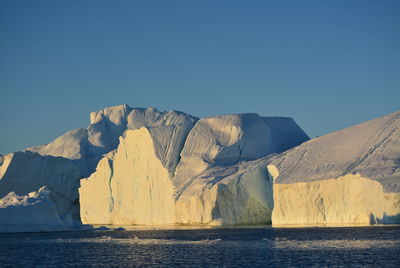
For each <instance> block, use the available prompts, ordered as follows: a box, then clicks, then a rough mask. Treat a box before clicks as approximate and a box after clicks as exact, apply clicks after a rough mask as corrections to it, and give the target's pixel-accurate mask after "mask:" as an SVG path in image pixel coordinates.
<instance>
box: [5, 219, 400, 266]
mask: <svg viewBox="0 0 400 268" xmlns="http://www.w3.org/2000/svg"><path fill="white" fill-rule="evenodd" d="M0 266H1V267H134V266H141V267H142V266H156V267H162V266H166V267H170V266H191V267H201V266H209V267H235V266H236V267H260V266H271V267H290V266H300V267H310V266H318V267H320V266H335V267H341V266H342V267H344V266H356V267H357V266H358V267H365V266H370V267H377V266H380V267H400V227H357V228H291V229H273V228H232V229H222V228H217V229H194V230H193V229H192V230H134V231H86V232H54V233H20V234H0Z"/></svg>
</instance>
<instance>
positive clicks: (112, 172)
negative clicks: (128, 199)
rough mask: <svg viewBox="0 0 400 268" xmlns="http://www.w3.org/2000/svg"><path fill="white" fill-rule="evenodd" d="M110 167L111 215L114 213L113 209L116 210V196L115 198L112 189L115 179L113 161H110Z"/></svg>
mask: <svg viewBox="0 0 400 268" xmlns="http://www.w3.org/2000/svg"><path fill="white" fill-rule="evenodd" d="M108 165H109V167H110V178H109V180H108V187H109V190H110V205H109V211H110V213H111V212H112V210H113V208H114V196H113V190H112V187H111V181H112V179H113V177H114V163H113V161H112V160H111V159H109V160H108Z"/></svg>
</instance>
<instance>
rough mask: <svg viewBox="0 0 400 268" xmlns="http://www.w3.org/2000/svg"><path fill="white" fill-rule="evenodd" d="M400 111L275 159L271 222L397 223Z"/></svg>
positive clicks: (399, 218)
mask: <svg viewBox="0 0 400 268" xmlns="http://www.w3.org/2000/svg"><path fill="white" fill-rule="evenodd" d="M399 159H400V112H396V113H393V114H389V115H387V116H383V117H380V118H377V119H374V120H371V121H368V122H365V123H362V124H359V125H356V126H353V127H350V128H346V129H343V130H340V131H337V132H334V133H330V134H327V135H324V136H321V137H318V138H315V139H313V140H310V141H308V142H306V143H303V144H302V145H300V146H298V147H296V148H294V149H292V150H289V151H287V152H285V153H283V154H281V155H279V156H276V157H274V159H273V161H271V162H270V163H269V166H268V169H269V171H270V175H271V177H273V178H274V182H275V184H274V203H275V208H274V211H273V217H272V222H273V224H277V225H279V224H352V223H357V224H359V223H364V224H369V223H375V222H379V223H393V222H400V194H399V192H400V165H399Z"/></svg>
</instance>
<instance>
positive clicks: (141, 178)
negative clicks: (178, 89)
mask: <svg viewBox="0 0 400 268" xmlns="http://www.w3.org/2000/svg"><path fill="white" fill-rule="evenodd" d="M188 126H189V125H184V126H183V125H180V124H179V125H173V124H172V125H170V126H163V125H162V126H154V127H143V128H140V129H136V130H128V131H126V132H125V135H124V137H121V138H120V142H119V146H118V148H117V149H116V150H115V151H114V152H112V153H110V154H109V155H107V156H105V157H104V158H103V159H102V160H100V162H99V165H98V166H97V170H96V171H95V172H94V173H93V174H92V175H91V176H90V177H88V178H86V179H83V180H81V188H80V189H79V191H80V205H81V206H80V208H81V219H82V222H83V223H89V224H120V225H132V224H151V225H153V224H174V223H186V224H218V225H219V224H255V223H268V222H270V216H271V210H272V206H273V204H272V201H271V200H272V193H271V191H270V189H272V186H271V182H270V181H269V178H268V176H267V170H266V165H265V164H264V165H261V164H260V163H259V164H258V165H256V164H254V163H247V162H246V161H249V160H255V159H258V158H260V157H264V156H267V155H269V154H273V153H280V152H283V151H284V150H286V149H289V148H291V147H293V146H296V145H298V144H300V143H302V142H304V141H306V140H307V139H308V137H307V135H306V134H305V133H304V132H303V131H302V130H301V129H300V128H299V127H298V126H297V124H296V123H295V122H294V121H293V120H292V119H290V118H279V117H272V118H268V117H260V116H258V115H256V114H233V115H222V116H215V117H209V118H204V119H200V120H199V121H197V123H196V124H195V125H194V127H193V128H189V127H188ZM98 193H101V194H100V195H99V194H98Z"/></svg>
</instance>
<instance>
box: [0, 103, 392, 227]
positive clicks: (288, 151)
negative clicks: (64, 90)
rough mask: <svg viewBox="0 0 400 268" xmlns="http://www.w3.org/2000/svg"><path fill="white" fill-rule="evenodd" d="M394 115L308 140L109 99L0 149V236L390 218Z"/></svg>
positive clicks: (252, 122)
mask: <svg viewBox="0 0 400 268" xmlns="http://www.w3.org/2000/svg"><path fill="white" fill-rule="evenodd" d="M399 125H400V112H397V113H393V114H390V115H387V116H384V117H381V118H377V119H374V120H371V121H368V122H365V123H363V124H360V125H357V126H354V127H351V128H347V129H344V130H341V131H337V132H334V133H331V134H327V135H324V136H321V137H318V138H315V139H313V140H310V141H308V140H309V138H308V136H307V135H306V134H305V133H304V132H303V131H302V130H301V129H300V128H299V126H298V125H297V124H296V123H295V121H294V120H293V119H291V118H286V117H262V116H259V115H257V114H229V115H219V116H213V117H208V118H203V119H198V118H196V117H193V116H190V115H187V114H185V113H182V112H176V111H171V112H160V111H157V110H156V109H153V108H147V109H145V108H130V107H129V106H127V105H121V106H114V107H110V108H106V109H103V110H101V111H98V112H94V113H91V115H90V125H89V126H88V127H87V128H80V129H75V130H72V131H69V132H67V133H66V134H64V135H63V136H61V137H59V138H57V139H55V140H54V141H52V142H50V143H49V144H47V145H42V146H36V147H31V148H28V149H27V150H25V151H22V152H16V153H11V154H8V155H5V156H0V232H4V231H49V230H50V231H51V230H67V229H71V228H76V226H77V223H78V224H79V223H87V224H112V225H135V224H140V225H166V224H204V225H237V224H265V223H271V222H272V224H273V225H276V226H279V225H292V224H301V225H309V224H312V225H321V224H336V225H343V224H371V223H399V222H400V180H399V178H400V165H399V159H400V130H399Z"/></svg>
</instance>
